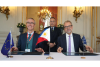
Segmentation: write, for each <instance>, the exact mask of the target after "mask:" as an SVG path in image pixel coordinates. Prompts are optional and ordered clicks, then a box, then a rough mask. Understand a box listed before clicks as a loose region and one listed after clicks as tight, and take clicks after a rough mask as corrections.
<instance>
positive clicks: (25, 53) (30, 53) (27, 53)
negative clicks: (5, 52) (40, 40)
mask: <svg viewBox="0 0 100 67" xmlns="http://www.w3.org/2000/svg"><path fill="white" fill-rule="evenodd" d="M11 55H42V52H24V51H14V52H11Z"/></svg>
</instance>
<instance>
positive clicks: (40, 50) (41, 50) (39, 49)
mask: <svg viewBox="0 0 100 67" xmlns="http://www.w3.org/2000/svg"><path fill="white" fill-rule="evenodd" d="M35 50H37V51H38V52H44V50H43V49H42V48H35Z"/></svg>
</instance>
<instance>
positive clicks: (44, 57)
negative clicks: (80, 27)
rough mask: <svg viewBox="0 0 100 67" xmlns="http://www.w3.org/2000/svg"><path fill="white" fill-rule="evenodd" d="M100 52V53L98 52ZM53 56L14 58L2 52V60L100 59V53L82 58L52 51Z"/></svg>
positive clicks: (0, 58)
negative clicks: (49, 57)
mask: <svg viewBox="0 0 100 67" xmlns="http://www.w3.org/2000/svg"><path fill="white" fill-rule="evenodd" d="M97 54H100V53H97ZM50 55H51V57H53V58H54V59H46V58H47V57H48V55H45V56H44V55H13V58H7V57H6V56H4V55H2V54H1V53H0V61H4V60H5V61H11V60H14V61H15V60H42V61H43V60H46V61H50V60H66V61H67V60H68V61H69V60H72V61H73V60H75V61H76V60H79V61H81V60H82V61H86V60H96V61H97V60H98V61H100V55H97V56H84V57H86V59H81V57H82V56H65V55H64V54H62V53H57V52H50Z"/></svg>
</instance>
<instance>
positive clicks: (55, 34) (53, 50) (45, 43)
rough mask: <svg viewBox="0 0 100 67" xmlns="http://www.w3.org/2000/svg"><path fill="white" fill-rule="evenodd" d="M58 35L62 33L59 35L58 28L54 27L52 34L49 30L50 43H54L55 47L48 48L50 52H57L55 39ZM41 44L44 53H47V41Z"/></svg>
mask: <svg viewBox="0 0 100 67" xmlns="http://www.w3.org/2000/svg"><path fill="white" fill-rule="evenodd" d="M49 27H50V26H49ZM49 27H46V28H49ZM46 28H45V29H46ZM60 35H62V33H61V30H60V29H59V28H57V27H54V31H53V32H52V31H51V28H50V43H54V42H55V43H56V45H55V46H54V47H52V48H50V51H51V52H57V39H58V37H59V36H60ZM42 44H43V49H44V51H45V52H48V51H49V45H48V44H47V41H45V42H42Z"/></svg>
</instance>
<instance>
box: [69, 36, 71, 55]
mask: <svg viewBox="0 0 100 67" xmlns="http://www.w3.org/2000/svg"><path fill="white" fill-rule="evenodd" d="M68 52H69V53H71V38H70V35H69V47H68Z"/></svg>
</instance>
